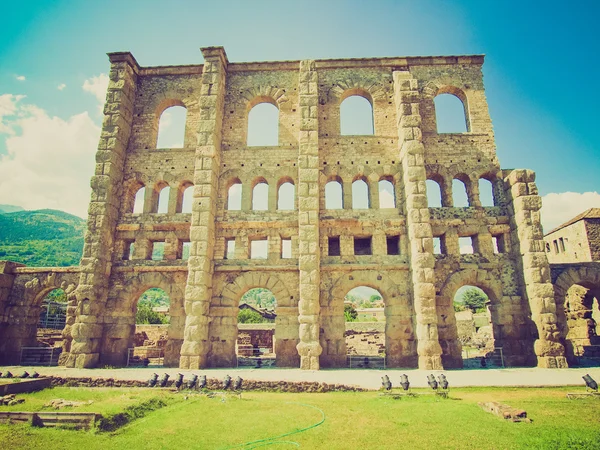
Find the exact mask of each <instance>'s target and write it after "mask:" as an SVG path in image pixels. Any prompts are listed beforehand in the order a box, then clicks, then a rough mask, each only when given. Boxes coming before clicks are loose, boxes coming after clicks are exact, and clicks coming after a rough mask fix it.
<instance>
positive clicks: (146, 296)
mask: <svg viewBox="0 0 600 450" xmlns="http://www.w3.org/2000/svg"><path fill="white" fill-rule="evenodd" d="M170 306H171V300H170V298H169V296H168V295H167V293H166V292H165V291H163V290H162V289H160V288H150V289H147V290H146V291H144V292H143V293H142V295H140V296H139V298H138V299H137V302H135V304H134V309H135V334H134V336H133V345H132V347H130V349H129V352H128V355H127V365H128V366H163V365H164V366H176V365H177V364H178V362H179V355H177V357H176V358H175V357H174V355H173V354H172V353H173V348H172V347H173V346H172V345H169V328H170V326H171V317H170V312H171V311H170ZM175 359H176V360H177V361H176V362H175V361H174V360H175Z"/></svg>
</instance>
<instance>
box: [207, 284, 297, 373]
mask: <svg viewBox="0 0 600 450" xmlns="http://www.w3.org/2000/svg"><path fill="white" fill-rule="evenodd" d="M223 281H224V282H223V283H222V288H221V289H220V290H219V291H216V292H215V293H214V294H213V299H212V302H211V305H210V310H209V316H210V320H211V322H210V327H209V336H210V339H211V350H210V356H209V365H210V366H211V367H235V366H236V353H235V345H236V341H237V336H238V323H237V316H238V310H239V301H240V299H241V298H242V296H243V295H244V294H245V293H246V292H248V291H249V290H251V289H255V288H265V289H268V290H269V291H271V293H272V294H273V296H274V297H275V300H276V307H275V314H276V318H275V344H274V346H275V355H276V356H275V358H276V362H275V364H276V365H277V366H278V367H299V366H300V356H299V355H298V350H297V349H296V345H297V344H298V342H299V334H298V332H299V324H298V294H297V291H292V290H290V289H289V288H288V286H291V285H297V284H296V283H290V282H289V281H288V280H286V281H284V280H283V278H282V277H281V275H279V274H274V273H252V272H244V273H241V274H238V275H236V274H232V275H230V276H227V277H226V279H225V280H223Z"/></svg>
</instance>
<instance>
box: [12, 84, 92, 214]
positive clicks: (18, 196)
mask: <svg viewBox="0 0 600 450" xmlns="http://www.w3.org/2000/svg"><path fill="white" fill-rule="evenodd" d="M7 95H8V97H7ZM7 95H4V96H1V97H0V105H1V106H0V111H2V112H0V115H2V114H3V117H2V127H3V128H4V129H5V130H7V131H5V133H6V134H8V135H9V136H8V137H7V138H6V149H7V154H5V155H1V156H0V203H5V204H10V205H19V206H22V207H23V208H25V209H42V208H51V209H60V210H63V211H67V212H69V213H71V214H75V215H78V216H81V217H86V215H87V205H88V202H89V199H90V187H89V180H90V177H91V176H92V173H93V171H94V162H95V161H94V153H95V150H96V147H97V143H98V137H99V134H100V128H99V127H98V125H96V124H95V123H94V122H93V121H92V119H90V117H89V115H88V113H87V112H83V113H81V114H76V115H73V116H71V117H69V118H68V119H67V120H64V119H62V118H59V117H51V116H49V115H48V113H47V112H46V111H44V110H43V109H41V108H39V107H37V106H35V105H31V104H25V103H23V102H19V103H17V102H18V101H19V100H21V99H22V96H21V97H20V98H19V96H14V95H12V96H11V95H10V94H7ZM6 111H8V112H9V113H11V114H10V115H9V114H7V113H6Z"/></svg>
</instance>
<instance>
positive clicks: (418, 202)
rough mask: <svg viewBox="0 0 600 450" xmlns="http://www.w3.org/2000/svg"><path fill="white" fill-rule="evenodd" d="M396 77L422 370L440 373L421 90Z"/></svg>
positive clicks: (398, 74) (404, 77) (414, 82)
mask: <svg viewBox="0 0 600 450" xmlns="http://www.w3.org/2000/svg"><path fill="white" fill-rule="evenodd" d="M393 77H394V96H395V100H396V108H397V115H396V116H397V118H398V145H399V147H400V162H401V164H402V171H403V177H402V182H403V183H404V189H403V190H404V196H405V205H406V226H407V229H408V238H409V258H410V261H411V263H410V267H411V278H412V283H411V284H412V294H413V302H414V308H415V317H416V330H415V331H416V335H417V340H418V345H417V353H418V355H419V368H420V369H426V370H436V369H442V348H441V346H440V343H439V339H438V326H437V312H436V303H435V286H434V281H435V280H434V271H433V269H434V265H435V258H434V256H433V234H432V230H431V224H430V222H429V208H428V207H427V192H426V180H427V176H426V171H425V163H424V153H425V147H424V146H423V142H422V134H421V115H420V114H419V90H418V85H417V80H415V79H413V78H411V76H410V73H408V72H394V73H393Z"/></svg>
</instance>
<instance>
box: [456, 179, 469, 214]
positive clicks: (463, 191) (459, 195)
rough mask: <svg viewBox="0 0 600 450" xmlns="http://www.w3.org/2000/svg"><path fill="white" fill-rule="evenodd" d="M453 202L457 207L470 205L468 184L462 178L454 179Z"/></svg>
mask: <svg viewBox="0 0 600 450" xmlns="http://www.w3.org/2000/svg"><path fill="white" fill-rule="evenodd" d="M452 203H454V206H455V207H457V208H466V207H467V206H469V196H468V195H467V186H466V185H465V183H464V182H463V181H461V180H458V179H456V178H455V179H454V180H452Z"/></svg>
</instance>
